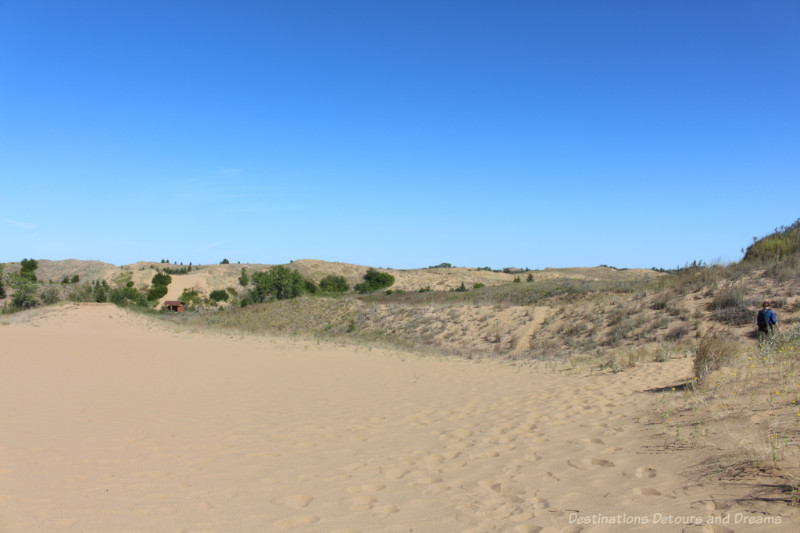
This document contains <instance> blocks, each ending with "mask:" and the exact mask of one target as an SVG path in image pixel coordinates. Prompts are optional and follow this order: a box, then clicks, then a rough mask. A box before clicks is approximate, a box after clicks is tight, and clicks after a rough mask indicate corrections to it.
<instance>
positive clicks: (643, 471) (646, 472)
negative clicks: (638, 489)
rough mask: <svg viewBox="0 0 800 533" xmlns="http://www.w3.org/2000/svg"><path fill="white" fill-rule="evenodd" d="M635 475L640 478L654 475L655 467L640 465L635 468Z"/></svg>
mask: <svg viewBox="0 0 800 533" xmlns="http://www.w3.org/2000/svg"><path fill="white" fill-rule="evenodd" d="M636 477H638V478H640V479H647V478H651V477H656V469H655V468H653V467H651V466H640V467H639V468H637V469H636Z"/></svg>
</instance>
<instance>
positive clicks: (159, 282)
mask: <svg viewBox="0 0 800 533" xmlns="http://www.w3.org/2000/svg"><path fill="white" fill-rule="evenodd" d="M170 283H172V276H170V275H169V274H163V273H161V272H157V273H156V275H155V276H153V280H152V281H151V282H150V290H149V291H148V293H147V299H148V300H150V301H151V302H154V301H156V300H158V299H160V298H163V297H164V296H166V294H167V287H168V286H169V284H170Z"/></svg>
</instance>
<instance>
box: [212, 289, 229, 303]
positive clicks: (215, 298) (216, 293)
mask: <svg viewBox="0 0 800 533" xmlns="http://www.w3.org/2000/svg"><path fill="white" fill-rule="evenodd" d="M208 297H209V298H210V299H211V301H212V302H227V301H228V291H226V290H223V289H216V290H213V291H211V294H209V295H208Z"/></svg>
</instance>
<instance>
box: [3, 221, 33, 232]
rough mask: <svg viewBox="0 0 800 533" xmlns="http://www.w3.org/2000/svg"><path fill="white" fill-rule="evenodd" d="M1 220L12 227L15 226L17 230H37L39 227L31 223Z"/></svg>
mask: <svg viewBox="0 0 800 533" xmlns="http://www.w3.org/2000/svg"><path fill="white" fill-rule="evenodd" d="M0 220H2V221H3V222H5V223H6V224H9V225H11V226H15V227H17V228H22V229H28V230H30V229H36V228H37V227H38V226H37V225H36V224H31V223H29V222H20V221H18V220H9V219H7V218H3V219H0Z"/></svg>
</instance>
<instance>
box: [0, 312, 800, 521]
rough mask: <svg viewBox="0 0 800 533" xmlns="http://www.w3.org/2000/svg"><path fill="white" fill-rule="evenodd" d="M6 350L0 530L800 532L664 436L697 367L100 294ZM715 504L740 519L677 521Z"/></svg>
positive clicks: (8, 337)
mask: <svg viewBox="0 0 800 533" xmlns="http://www.w3.org/2000/svg"><path fill="white" fill-rule="evenodd" d="M0 346H2V351H1V352H0V369H2V376H3V377H2V380H3V386H2V387H0V406H1V407H0V414H1V415H2V424H3V428H4V429H3V432H2V436H1V437H0V531H2V532H4V533H5V532H9V533H11V532H29V531H68V532H76V531H81V532H100V531H103V532H108V531H220V532H231V531H242V532H244V531H248V532H249V531H340V532H343V531H350V532H355V531H362V532H400V531H412V530H413V531H417V532H419V531H430V532H449V531H474V532H483V531H518V532H540V531H541V532H548V531H684V530H686V531H714V532H719V533H721V532H724V531H794V530H795V529H796V525H797V520H796V516H795V515H793V514H792V513H791V512H790V509H788V508H781V507H778V506H772V507H767V508H765V509H763V512H762V513H761V514H759V513H758V510H757V509H756V510H754V509H753V508H752V505H751V506H748V507H742V506H739V505H737V504H736V503H733V502H735V499H736V498H737V497H738V496H739V495H741V491H738V492H737V490H738V489H736V488H735V487H726V488H720V487H719V486H715V485H711V484H708V482H707V481H703V480H697V479H692V478H691V477H690V476H687V469H689V467H690V466H691V465H690V464H689V463H688V458H687V456H686V455H685V454H684V455H681V454H671V453H664V452H663V450H659V449H658V446H657V445H656V443H655V441H654V437H653V433H654V430H653V428H652V427H651V426H648V425H647V424H644V423H642V417H643V416H646V414H647V413H649V412H651V411H652V405H651V404H652V401H653V400H652V393H648V392H646V391H648V390H649V389H653V388H657V387H663V386H665V385H668V384H670V383H675V382H677V381H680V380H681V379H684V378H685V377H686V375H687V373H688V371H689V362H688V360H675V361H671V362H668V363H665V364H660V365H649V366H643V367H640V368H636V369H632V370H630V371H626V372H624V373H621V374H612V373H601V374H594V375H581V374H565V373H554V372H547V371H545V370H544V369H542V368H535V367H512V366H509V365H501V364H497V363H492V362H480V363H475V362H469V361H463V360H446V359H433V358H427V359H426V358H418V357H414V356H411V355H408V354H402V353H400V352H384V351H380V350H367V349H363V348H362V349H357V348H353V347H345V346H332V345H325V344H314V343H309V342H300V341H296V342H295V341H289V340H285V339H273V338H266V337H265V338H256V337H247V338H238V337H232V336H226V335H203V334H189V333H178V332H174V331H170V330H167V329H164V328H163V327H161V326H157V325H155V324H154V323H152V322H150V321H149V320H148V319H146V318H143V317H140V316H136V315H132V314H128V313H126V312H124V311H122V310H120V309H118V308H116V307H114V306H112V305H106V304H94V305H92V304H89V305H67V306H61V307H57V308H50V309H48V310H47V311H46V312H43V313H39V314H33V315H31V318H30V319H29V320H27V321H24V322H18V323H14V324H10V325H4V326H0ZM781 513H782V516H781V517H780V518H781V523H780V524H777V525H776V524H775V523H771V524H768V525H752V524H748V525H737V524H735V523H733V522H734V520H735V519H736V517H737V516H738V515H739V514H740V515H742V516H745V517H750V518H752V517H758V516H762V517H763V516H771V517H775V516H778V515H780V514H781ZM707 516H712V517H719V520H720V521H722V520H724V518H725V516H728V517H729V520H730V522H729V523H728V524H718V525H709V524H706V523H699V524H688V525H687V524H686V523H685V522H686V521H688V520H695V519H697V518H698V517H703V519H704V520H705V517H707ZM615 517H620V518H619V519H621V520H633V519H636V520H639V521H643V520H647V522H646V523H638V524H622V525H620V524H609V523H608V522H609V520H612V519H616V518H615ZM657 519H661V520H665V521H666V520H673V522H675V523H656V520H657ZM681 520H682V521H683V522H684V523H677V522H678V521H681Z"/></svg>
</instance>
